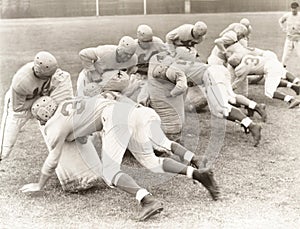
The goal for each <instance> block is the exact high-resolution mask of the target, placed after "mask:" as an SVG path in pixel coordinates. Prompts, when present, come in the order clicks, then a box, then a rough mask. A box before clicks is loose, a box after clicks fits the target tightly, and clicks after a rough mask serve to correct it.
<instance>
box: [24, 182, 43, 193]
mask: <svg viewBox="0 0 300 229" xmlns="http://www.w3.org/2000/svg"><path fill="white" fill-rule="evenodd" d="M41 190H42V189H41V187H40V185H39V183H30V184H26V185H24V186H23V187H22V188H20V191H21V192H23V193H35V192H40V191H41Z"/></svg>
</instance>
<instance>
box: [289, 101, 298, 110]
mask: <svg viewBox="0 0 300 229" xmlns="http://www.w3.org/2000/svg"><path fill="white" fill-rule="evenodd" d="M299 105H300V100H299V99H293V100H292V102H291V104H290V106H289V109H292V108H295V107H297V106H299Z"/></svg>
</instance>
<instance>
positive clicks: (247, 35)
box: [220, 22, 252, 38]
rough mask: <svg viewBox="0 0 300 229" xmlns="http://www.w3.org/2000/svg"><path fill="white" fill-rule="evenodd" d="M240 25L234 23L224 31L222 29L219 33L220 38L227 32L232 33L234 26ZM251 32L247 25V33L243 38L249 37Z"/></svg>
mask: <svg viewBox="0 0 300 229" xmlns="http://www.w3.org/2000/svg"><path fill="white" fill-rule="evenodd" d="M240 24H241V23H238V22H235V23H231V24H230V25H229V26H227V28H226V29H224V30H223V31H222V32H221V33H220V36H222V35H223V34H225V33H226V32H227V31H231V30H232V31H234V29H235V27H236V26H239V25H240ZM246 28H247V27H246ZM251 31H252V27H251V25H249V27H248V28H247V33H246V34H245V37H247V38H248V37H249V35H250V33H251Z"/></svg>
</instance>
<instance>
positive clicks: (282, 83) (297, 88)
mask: <svg viewBox="0 0 300 229" xmlns="http://www.w3.org/2000/svg"><path fill="white" fill-rule="evenodd" d="M278 87H287V88H291V89H292V90H293V91H295V93H296V94H297V95H299V94H300V85H298V84H294V83H291V82H289V81H287V80H284V79H282V80H280V83H279V85H278Z"/></svg>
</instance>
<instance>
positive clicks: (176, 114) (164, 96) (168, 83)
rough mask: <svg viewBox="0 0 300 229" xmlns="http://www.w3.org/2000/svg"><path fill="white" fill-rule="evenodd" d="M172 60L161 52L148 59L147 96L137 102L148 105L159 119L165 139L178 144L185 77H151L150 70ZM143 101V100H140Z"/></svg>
mask: <svg viewBox="0 0 300 229" xmlns="http://www.w3.org/2000/svg"><path fill="white" fill-rule="evenodd" d="M171 62H173V58H172V57H171V56H170V55H168V54H167V52H161V53H158V54H156V55H154V56H153V57H152V58H151V59H150V63H149V70H148V83H147V88H146V89H147V92H146V95H147V96H142V97H139V98H138V102H139V103H141V104H143V105H148V104H149V106H150V107H151V108H152V109H154V110H155V111H156V113H157V114H158V115H159V117H160V118H161V122H162V129H163V131H164V133H165V134H166V135H167V137H168V138H169V139H171V140H173V141H177V142H180V141H181V140H182V139H181V132H182V128H183V123H184V120H185V115H184V93H185V92H186V90H187V83H186V77H185V76H184V75H176V77H173V78H172V79H167V78H165V79H161V78H155V77H153V74H152V73H153V71H152V69H153V68H154V67H155V66H156V65H160V64H163V65H168V64H170V63H171ZM142 99H144V100H142Z"/></svg>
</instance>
